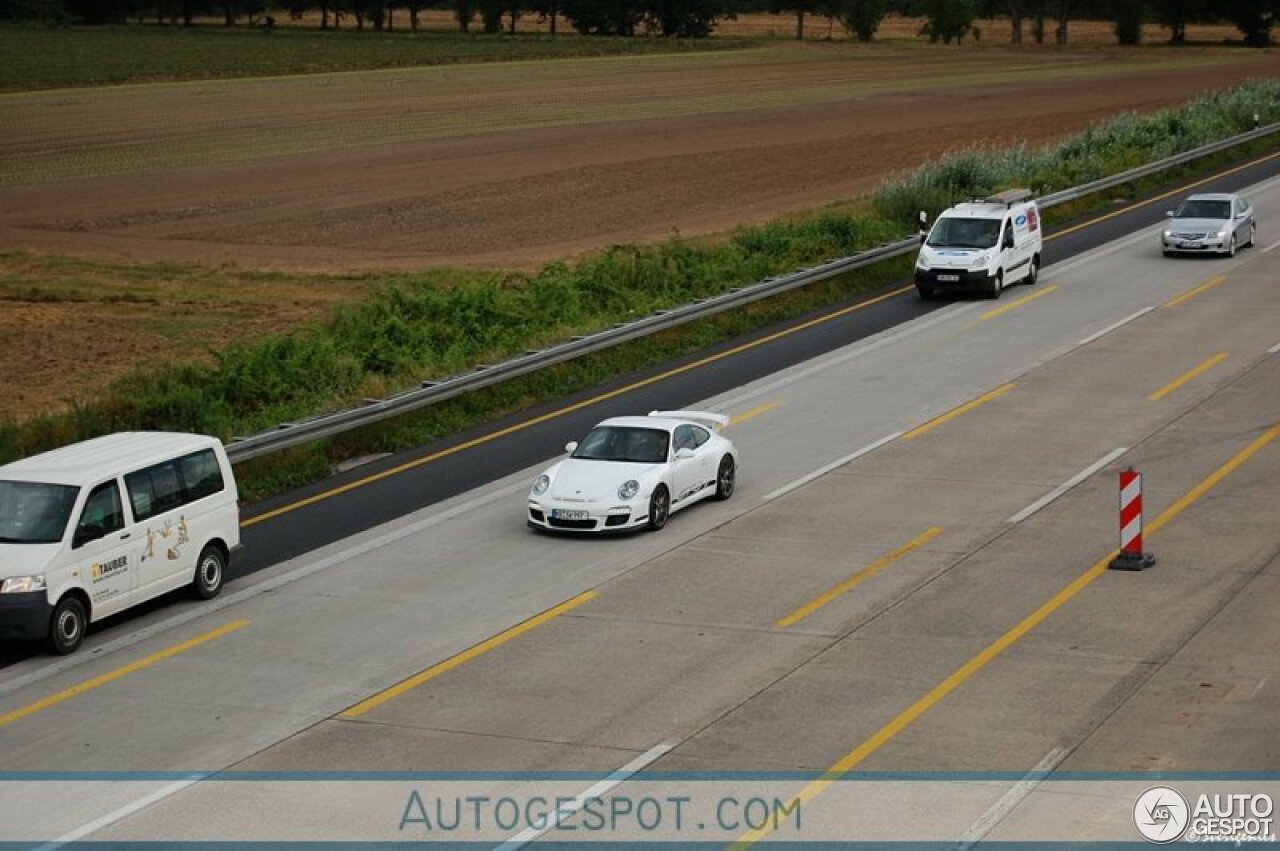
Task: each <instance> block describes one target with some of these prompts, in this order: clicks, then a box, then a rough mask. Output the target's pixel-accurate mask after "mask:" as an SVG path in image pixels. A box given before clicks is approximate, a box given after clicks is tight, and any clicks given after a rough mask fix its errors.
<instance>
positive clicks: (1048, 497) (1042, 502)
mask: <svg viewBox="0 0 1280 851" xmlns="http://www.w3.org/2000/svg"><path fill="white" fill-rule="evenodd" d="M1128 451H1129V447H1127V446H1121V447H1120V448H1119V449H1113V450H1111V451H1110V452H1108V453H1107V454H1106V455H1104V456H1102V457H1101V458H1099V459H1098V460H1097V461H1094V462H1093V463H1092V464H1090V465H1089V466H1088V467H1085V468H1084V469H1083V470H1081V471H1080V472H1078V473H1076V474H1075V475H1074V476H1072V477H1071V478H1069V479H1067V480H1066V481H1065V482H1063V483H1062V484H1060V485H1058V486H1057V487H1056V488H1054V489H1053V490H1051V491H1049V492H1048V493H1047V494H1045V495H1044V496H1042V497H1040V498H1039V499H1037V500H1036V501H1035V502H1033V503H1031V504H1030V505H1028V506H1027V507H1026V508H1024V509H1022V510H1021V511H1019V512H1018V513H1017V514H1015V515H1013V516H1012V517H1010V518H1009V519H1008V520H1006V521H1005V522H1006V523H1021V522H1022V521H1023V520H1026V519H1027V518H1028V517H1030V516H1031V515H1032V514H1035V513H1036V512H1037V511H1039V510H1040V509H1042V508H1044V507H1045V506H1046V505H1048V504H1049V503H1051V502H1053V501H1054V500H1055V499H1057V498H1058V497H1060V496H1062V495H1063V494H1064V493H1066V492H1067V491H1069V490H1071V489H1072V488H1073V487H1075V486H1076V485H1078V484H1080V483H1081V482H1083V481H1084V480H1085V479H1087V478H1089V477H1090V476H1092V475H1093V474H1094V473H1096V472H1098V471H1099V470H1101V469H1102V468H1103V467H1105V466H1107V465H1108V464H1110V463H1111V462H1112V461H1114V460H1116V459H1117V458H1119V457H1120V456H1121V455H1123V454H1124V453H1126V452H1128Z"/></svg>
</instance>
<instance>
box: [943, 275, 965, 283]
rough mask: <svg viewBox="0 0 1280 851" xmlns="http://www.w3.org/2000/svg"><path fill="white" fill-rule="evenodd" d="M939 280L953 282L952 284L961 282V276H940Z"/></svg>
mask: <svg viewBox="0 0 1280 851" xmlns="http://www.w3.org/2000/svg"><path fill="white" fill-rule="evenodd" d="M938 280H939V281H952V282H954V281H959V280H960V276H959V275H939V276H938Z"/></svg>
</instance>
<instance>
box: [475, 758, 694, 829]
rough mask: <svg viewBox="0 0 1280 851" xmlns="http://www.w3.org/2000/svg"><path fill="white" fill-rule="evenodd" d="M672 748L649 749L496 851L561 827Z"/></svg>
mask: <svg viewBox="0 0 1280 851" xmlns="http://www.w3.org/2000/svg"><path fill="white" fill-rule="evenodd" d="M671 748H672V746H671V745H668V744H661V745H654V746H653V747H651V748H649V750H647V751H645V752H644V753H642V754H640V756H638V757H636V758H635V759H633V760H631V762H628V763H627V764H626V765H624V766H622V768H619V769H618V770H617V771H615V772H613V773H612V774H610V775H609V776H608V777H606V778H605V779H603V780H601V781H600V782H599V783H597V784H596V785H594V786H592V787H591V788H590V789H588V790H587V791H585V792H583V793H582V794H581V795H579V796H578V797H576V798H574V799H573V800H572V801H570V802H569V803H567V804H566V805H565V806H563V807H557V808H556V811H555V815H553V816H552V817H551V818H549V819H548V820H547V823H546V824H544V825H543V826H542V827H526V828H525V829H524V830H522V831H520V832H519V833H517V834H516V835H515V836H513V837H511V838H510V839H508V840H507V841H506V842H504V843H502V844H501V845H498V846H496V847H495V848H494V851H516V849H517V848H523V847H524V846H526V845H528V844H529V843H530V842H532V841H533V840H535V839H537V838H538V837H539V836H541V835H542V834H544V833H546V832H547V831H549V830H554V829H555V828H557V827H559V826H560V824H561V823H562V822H563V821H564V820H565V819H567V818H569V817H571V816H573V815H574V814H575V813H577V812H578V810H580V809H582V808H583V807H584V806H586V804H587V802H588V801H590V800H593V799H596V798H600V797H602V796H603V795H604V794H605V793H607V792H608V791H609V790H610V789H613V788H614V787H615V786H618V785H619V784H620V783H622V782H623V781H625V780H626V779H627V778H628V777H630V776H631V775H633V774H635V773H636V772H638V771H640V770H641V769H643V768H645V766H648V765H650V764H651V763H653V762H654V761H656V760H657V759H658V757H660V756H662V755H663V754H665V753H667V752H668V751H670V750H671Z"/></svg>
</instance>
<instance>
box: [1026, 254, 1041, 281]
mask: <svg viewBox="0 0 1280 851" xmlns="http://www.w3.org/2000/svg"><path fill="white" fill-rule="evenodd" d="M1039 281H1040V255H1039V254H1037V255H1036V256H1035V257H1032V258H1031V268H1030V269H1028V270H1027V286H1029V287H1034V286H1035V285H1036V284H1037V283H1039Z"/></svg>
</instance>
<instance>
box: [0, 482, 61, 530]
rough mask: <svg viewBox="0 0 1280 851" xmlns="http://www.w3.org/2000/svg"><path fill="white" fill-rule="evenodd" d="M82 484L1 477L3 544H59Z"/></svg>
mask: <svg viewBox="0 0 1280 851" xmlns="http://www.w3.org/2000/svg"><path fill="white" fill-rule="evenodd" d="M79 490H80V489H79V488H74V487H71V486H69V485H46V484H43V483H41V482H6V481H0V544H56V543H58V542H59V541H61V540H62V533H63V531H64V530H65V529H66V528H67V518H69V517H70V516H71V509H72V508H73V507H74V506H75V504H76V494H77V493H79Z"/></svg>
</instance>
